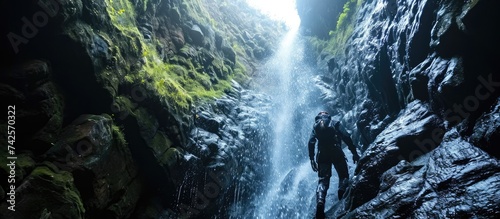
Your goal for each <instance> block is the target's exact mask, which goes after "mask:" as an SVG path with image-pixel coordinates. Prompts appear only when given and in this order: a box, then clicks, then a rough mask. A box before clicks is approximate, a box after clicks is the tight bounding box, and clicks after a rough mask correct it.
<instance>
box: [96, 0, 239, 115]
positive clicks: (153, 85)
mask: <svg viewBox="0 0 500 219" xmlns="http://www.w3.org/2000/svg"><path fill="white" fill-rule="evenodd" d="M144 4H146V3H144ZM106 5H107V7H106V10H107V12H108V14H109V16H110V18H111V21H112V24H113V25H114V26H115V27H116V28H117V29H118V30H119V31H120V33H121V35H122V36H123V37H125V38H126V39H128V40H126V41H125V42H122V41H119V42H118V41H117V42H114V43H116V44H118V46H117V48H116V49H115V50H116V52H115V56H120V57H118V58H119V59H125V60H127V58H126V57H123V56H122V54H136V55H137V58H138V59H140V60H141V61H140V66H139V69H137V70H135V71H129V72H125V73H124V77H123V79H124V81H125V82H127V83H130V84H134V83H140V84H141V85H143V86H144V87H145V88H146V89H148V90H150V91H152V92H153V93H154V94H155V95H157V96H159V97H160V98H162V99H163V100H165V101H166V102H167V103H168V104H169V105H171V106H173V107H174V108H175V109H177V110H180V111H188V110H189V108H190V106H191V105H192V103H193V102H194V101H204V100H208V99H213V98H214V97H219V96H221V95H222V94H223V93H224V91H225V90H227V89H230V87H231V84H230V80H231V79H233V78H234V77H236V78H238V79H240V78H243V77H242V76H241V74H244V72H245V69H244V68H242V65H238V66H236V67H235V69H234V70H235V71H236V69H238V70H237V73H238V75H233V74H231V73H232V72H233V69H231V67H230V66H228V65H227V64H225V63H224V61H223V60H222V59H220V58H217V57H215V59H214V61H213V66H212V67H211V68H212V69H213V70H214V71H216V72H217V71H218V72H220V74H217V76H218V77H216V76H214V75H213V72H212V73H211V74H209V73H207V72H205V71H206V70H207V69H205V68H203V67H201V66H199V65H200V64H198V62H196V61H194V60H193V59H195V58H198V56H201V55H200V54H198V53H200V52H199V51H197V50H196V49H195V48H187V47H186V48H183V49H181V53H183V52H184V53H185V54H188V56H189V57H188V58H186V57H182V56H175V57H171V58H170V60H169V61H168V62H167V61H165V60H162V58H161V56H160V55H159V54H158V52H157V49H156V48H161V47H162V46H161V43H160V42H158V41H157V40H155V39H153V40H148V41H146V40H145V39H144V38H143V36H142V34H141V33H140V32H139V29H138V27H137V24H136V21H135V16H136V13H135V8H134V6H133V5H132V4H131V2H130V1H128V0H106ZM182 7H183V9H185V10H187V11H188V12H191V13H190V15H193V16H194V18H193V19H195V20H196V21H197V22H200V23H203V24H208V25H211V26H212V27H215V26H217V24H216V21H215V20H214V19H213V18H211V17H210V15H209V13H208V10H207V9H206V8H204V7H203V4H202V3H201V2H200V0H195V2H191V1H184V2H183V3H182ZM233 46H234V47H235V48H238V49H241V47H239V45H238V44H237V43H235V42H233ZM189 49H193V50H194V52H192V53H191V52H190V51H189ZM239 52H240V53H244V52H243V51H239ZM193 53H194V55H192V54H193ZM127 64H129V65H130V63H127ZM221 75H222V77H221Z"/></svg>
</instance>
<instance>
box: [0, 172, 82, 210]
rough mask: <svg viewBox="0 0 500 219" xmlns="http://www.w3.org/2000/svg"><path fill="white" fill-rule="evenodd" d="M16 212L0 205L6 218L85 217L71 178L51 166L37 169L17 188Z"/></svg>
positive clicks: (79, 194) (4, 204) (66, 173)
mask: <svg viewBox="0 0 500 219" xmlns="http://www.w3.org/2000/svg"><path fill="white" fill-rule="evenodd" d="M15 200H16V203H15V211H11V210H9V209H7V207H8V204H7V202H3V203H2V204H1V205H0V206H1V207H2V208H1V209H0V214H1V215H3V216H4V217H5V218H40V217H41V216H43V215H46V214H50V218H85V208H84V205H83V204H82V199H81V193H80V192H79V191H78V190H77V188H76V186H75V184H74V178H73V176H72V174H71V173H69V172H67V171H61V170H58V168H57V167H55V166H54V165H52V164H50V163H46V164H44V165H40V166H38V167H36V168H35V169H34V170H33V171H32V172H31V173H30V175H29V176H28V177H27V178H26V179H25V180H24V181H23V183H21V184H19V186H18V188H17V189H16V199H15Z"/></svg>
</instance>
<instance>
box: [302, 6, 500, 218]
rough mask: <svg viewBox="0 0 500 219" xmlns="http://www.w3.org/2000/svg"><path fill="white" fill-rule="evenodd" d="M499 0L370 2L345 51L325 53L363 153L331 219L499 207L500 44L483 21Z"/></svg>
mask: <svg viewBox="0 0 500 219" xmlns="http://www.w3.org/2000/svg"><path fill="white" fill-rule="evenodd" d="M333 4H335V3H331V4H330V5H333ZM298 7H300V5H298ZM498 7H499V2H497V1H492V0H480V1H412V0H409V1H390V0H373V1H364V2H363V5H362V6H361V7H360V8H359V11H358V14H357V19H356V20H357V21H356V23H355V24H354V31H353V33H352V35H351V36H350V38H349V40H348V41H347V44H346V50H345V51H344V53H343V54H341V55H338V56H332V55H329V54H325V52H323V53H321V52H319V53H318V54H322V55H320V56H319V57H318V59H317V66H319V67H320V68H322V69H323V73H322V75H321V76H320V77H318V83H317V84H318V86H319V87H320V88H321V89H322V92H323V101H324V102H325V104H326V105H327V106H328V107H329V108H330V109H331V111H334V112H343V113H344V114H345V115H346V117H345V118H344V120H345V121H346V123H347V126H350V127H351V128H352V129H353V130H354V131H353V134H354V135H355V137H354V139H355V140H356V141H357V142H358V144H359V145H360V148H359V149H360V150H361V151H362V152H363V155H362V157H361V160H360V162H359V164H358V165H357V167H356V170H355V176H354V177H353V179H352V183H351V186H350V191H349V192H348V194H347V196H346V198H345V199H343V200H341V201H340V202H339V203H337V207H336V208H335V209H333V210H332V211H331V215H330V216H331V217H346V218H372V217H374V216H375V217H381V218H408V217H410V218H457V217H465V218H467V217H481V218H494V217H498V216H499V215H500V208H499V207H498V206H500V205H499V204H500V201H499V199H498V198H497V197H498V182H499V179H500V178H499V171H500V169H499V168H498V152H497V151H498V150H497V149H494V148H495V147H494V146H493V145H495V144H496V143H497V135H498V124H497V123H498V121H497V120H498V119H497V117H498V116H497V114H498V96H499V94H500V93H499V92H498V87H499V85H500V83H499V81H500V78H499V77H498V73H499V72H498V67H497V63H496V61H494V60H496V59H498V57H499V56H498V55H497V54H495V52H493V51H496V50H497V49H498V47H499V45H500V44H499V43H498V42H497V41H496V40H492V38H491V37H498V36H499V35H498V33H496V32H494V31H493V30H492V29H491V28H486V27H487V26H491V25H494V21H495V20H498V19H499V16H498V14H494V13H492V8H498ZM300 10H306V7H304V8H303V9H300V8H299V11H300ZM300 15H301V16H302V17H303V20H304V19H305V20H308V19H321V18H314V16H310V15H306V14H300ZM318 28H319V27H318ZM443 136H444V137H443Z"/></svg>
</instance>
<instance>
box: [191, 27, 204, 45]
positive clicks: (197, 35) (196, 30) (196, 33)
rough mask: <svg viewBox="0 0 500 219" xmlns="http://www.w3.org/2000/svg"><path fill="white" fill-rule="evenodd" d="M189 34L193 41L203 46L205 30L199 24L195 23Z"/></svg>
mask: <svg viewBox="0 0 500 219" xmlns="http://www.w3.org/2000/svg"><path fill="white" fill-rule="evenodd" d="M189 36H190V37H191V40H193V43H194V44H196V45H199V46H203V40H204V39H205V35H204V34H203V31H201V28H200V27H199V26H198V25H196V24H195V25H193V26H192V27H191V29H190V31H189Z"/></svg>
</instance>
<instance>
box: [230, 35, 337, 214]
mask: <svg viewBox="0 0 500 219" xmlns="http://www.w3.org/2000/svg"><path fill="white" fill-rule="evenodd" d="M304 49H305V48H304V43H303V41H302V39H301V38H300V35H299V34H298V31H297V29H296V28H295V29H292V30H290V31H289V32H288V33H287V34H286V36H284V38H283V40H282V42H281V44H280V47H279V49H278V51H277V53H276V54H275V55H274V56H273V57H272V58H271V59H270V60H269V61H268V62H267V63H266V64H265V65H264V66H263V67H262V68H261V69H260V70H259V75H261V78H260V79H258V80H259V82H258V84H259V85H260V86H259V88H260V90H261V91H263V92H265V93H267V94H268V95H269V96H271V98H272V100H273V103H274V105H273V108H272V112H270V113H271V115H272V116H271V117H272V118H271V120H272V122H273V124H272V127H273V130H271V132H270V133H272V134H273V137H274V139H273V143H272V145H270V146H268V148H269V153H270V157H271V161H270V165H269V166H268V168H269V173H270V174H269V176H268V178H267V179H266V181H267V184H266V187H267V188H265V189H264V190H263V191H262V193H260V194H256V195H255V198H254V202H253V203H254V205H253V207H249V209H247V212H246V214H245V216H246V217H248V218H306V217H311V216H312V213H313V211H314V208H315V190H316V185H317V175H316V173H314V172H313V171H312V169H311V167H310V163H309V157H308V151H307V140H308V137H309V134H310V132H311V128H312V124H313V118H314V116H315V115H316V114H317V112H318V111H320V110H323V109H322V108H321V107H320V104H318V103H317V101H318V99H319V98H318V90H317V88H316V86H315V85H314V76H315V72H314V69H313V68H312V67H310V66H309V65H307V64H306V60H305V57H304V56H305V53H304ZM331 181H332V182H331V187H334V188H336V186H337V182H336V179H335V176H334V177H332V180H331ZM329 193H331V194H333V193H332V192H331V191H330V192H329ZM335 194H336V192H335ZM327 199H329V200H330V203H333V201H332V199H334V198H333V196H330V195H329V196H328V197H327ZM327 207H328V205H327ZM240 217H241V215H240Z"/></svg>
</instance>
